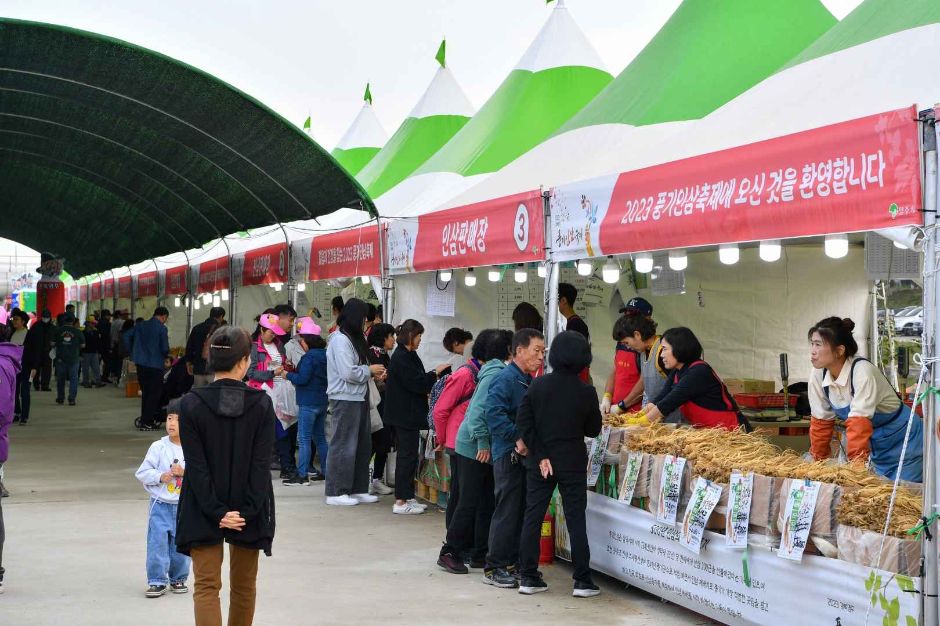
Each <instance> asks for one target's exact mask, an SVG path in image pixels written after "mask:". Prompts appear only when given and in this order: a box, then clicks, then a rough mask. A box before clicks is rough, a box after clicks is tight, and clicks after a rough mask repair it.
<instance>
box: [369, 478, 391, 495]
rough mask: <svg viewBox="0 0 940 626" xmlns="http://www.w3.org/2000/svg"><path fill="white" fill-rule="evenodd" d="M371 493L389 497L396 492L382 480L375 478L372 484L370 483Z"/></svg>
mask: <svg viewBox="0 0 940 626" xmlns="http://www.w3.org/2000/svg"><path fill="white" fill-rule="evenodd" d="M369 493H371V494H372V495H374V496H387V495H390V494H392V493H395V490H394V489H392V488H391V487H389V486H388V485H386V484H385V483H383V482H382V481H381V480H380V479H378V478H373V479H372V482H371V483H369Z"/></svg>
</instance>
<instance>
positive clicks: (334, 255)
mask: <svg viewBox="0 0 940 626" xmlns="http://www.w3.org/2000/svg"><path fill="white" fill-rule="evenodd" d="M312 246H313V253H312V254H311V255H310V280H324V279H327V278H349V277H353V276H378V275H379V274H380V273H381V269H380V264H379V232H378V228H377V227H376V226H365V227H360V228H353V229H351V230H341V231H339V232H336V233H330V234H329V235H321V236H319V237H315V238H314V239H313V244H312Z"/></svg>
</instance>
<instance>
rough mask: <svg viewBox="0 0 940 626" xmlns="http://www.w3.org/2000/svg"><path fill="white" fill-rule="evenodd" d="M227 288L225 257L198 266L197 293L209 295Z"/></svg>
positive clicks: (227, 271)
mask: <svg viewBox="0 0 940 626" xmlns="http://www.w3.org/2000/svg"><path fill="white" fill-rule="evenodd" d="M229 287H230V285H229V270H228V257H227V256H224V257H221V258H218V259H212V260H211V261H205V262H204V263H200V264H199V280H198V281H197V283H196V292H197V293H211V292H213V291H218V290H219V289H228V288H229Z"/></svg>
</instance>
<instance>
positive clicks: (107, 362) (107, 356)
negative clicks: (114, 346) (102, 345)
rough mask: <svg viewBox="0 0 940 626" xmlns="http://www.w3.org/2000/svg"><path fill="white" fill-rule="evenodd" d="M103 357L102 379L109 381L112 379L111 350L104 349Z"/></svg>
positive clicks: (101, 352) (101, 353) (102, 351)
mask: <svg viewBox="0 0 940 626" xmlns="http://www.w3.org/2000/svg"><path fill="white" fill-rule="evenodd" d="M99 354H100V355H101V379H102V380H109V379H110V378H111V349H110V348H109V349H107V350H104V349H102V350H101V351H100V352H99Z"/></svg>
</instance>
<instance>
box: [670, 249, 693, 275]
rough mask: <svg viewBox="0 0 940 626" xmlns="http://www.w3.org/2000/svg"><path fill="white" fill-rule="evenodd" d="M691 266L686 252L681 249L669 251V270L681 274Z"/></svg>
mask: <svg viewBox="0 0 940 626" xmlns="http://www.w3.org/2000/svg"><path fill="white" fill-rule="evenodd" d="M688 266H689V257H688V255H686V253H685V250H683V249H682V248H679V249H678V250H670V251H669V269H671V270H672V271H674V272H681V271H682V270H684V269H685V268H687V267H688Z"/></svg>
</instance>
